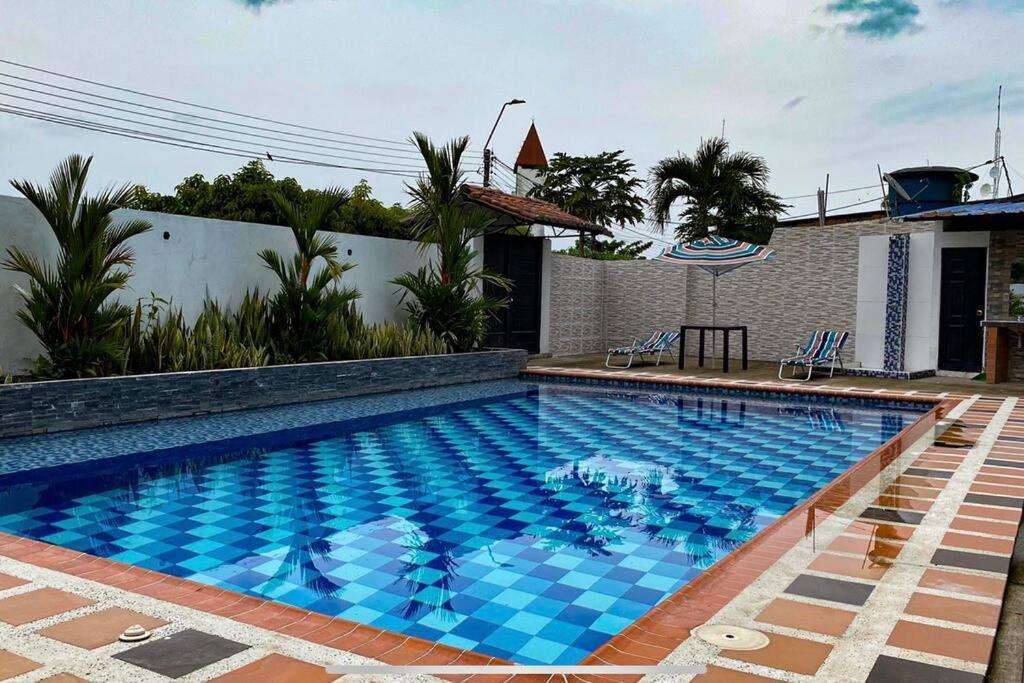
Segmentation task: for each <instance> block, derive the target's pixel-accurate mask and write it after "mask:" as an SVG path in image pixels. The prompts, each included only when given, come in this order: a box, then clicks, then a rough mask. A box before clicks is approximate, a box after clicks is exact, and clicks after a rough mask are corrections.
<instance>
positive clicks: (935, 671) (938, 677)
mask: <svg viewBox="0 0 1024 683" xmlns="http://www.w3.org/2000/svg"><path fill="white" fill-rule="evenodd" d="M984 680H985V677H984V676H980V675H978V674H973V673H969V672H967V671H958V670H956V669H947V668H946V667H944V666H935V665H932V664H923V663H921V662H912V661H910V660H909V659H898V658H896V657H888V656H886V655H881V656H880V657H879V658H878V661H876V662H875V666H874V668H872V669H871V673H870V674H868V680H867V683H909V682H910V681H928V682H929V683H982V681H984Z"/></svg>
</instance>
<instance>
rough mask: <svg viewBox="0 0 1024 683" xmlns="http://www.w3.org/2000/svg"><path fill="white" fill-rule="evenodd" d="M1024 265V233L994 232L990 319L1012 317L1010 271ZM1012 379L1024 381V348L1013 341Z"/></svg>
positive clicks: (990, 257) (990, 261)
mask: <svg viewBox="0 0 1024 683" xmlns="http://www.w3.org/2000/svg"><path fill="white" fill-rule="evenodd" d="M1014 263H1024V232H1020V231H1016V230H1013V231H1011V230H1008V231H1005V232H1003V231H999V232H992V233H991V234H990V236H989V247H988V297H987V304H986V307H987V309H988V310H987V312H986V317H988V318H993V319H999V318H1008V317H1009V315H1010V281H1011V278H1010V268H1011V267H1012V266H1013V264H1014ZM1010 380H1011V381H1014V382H1024V349H1020V348H1018V345H1017V340H1016V339H1013V338H1011V339H1010Z"/></svg>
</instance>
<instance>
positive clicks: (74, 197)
mask: <svg viewBox="0 0 1024 683" xmlns="http://www.w3.org/2000/svg"><path fill="white" fill-rule="evenodd" d="M91 164H92V157H88V158H84V157H81V156H79V155H77V154H74V155H71V156H69V157H68V158H67V159H65V160H64V161H63V162H61V164H60V165H59V166H57V168H56V169H55V170H54V172H53V174H52V175H51V176H50V183H49V185H48V186H45V187H44V186H40V185H35V184H33V183H31V182H29V181H27V180H22V181H17V180H12V181H11V185H12V186H14V189H16V190H17V191H18V192H20V193H21V194H22V195H23V196H24V197H25V198H26V199H28V200H29V201H30V202H32V204H33V205H34V206H35V207H36V209H38V210H39V212H40V213H41V214H43V218H45V219H46V222H47V224H49V226H50V230H52V231H53V236H54V237H55V238H56V239H57V254H58V255H57V263H56V264H55V265H53V266H51V265H50V264H47V263H44V262H42V261H40V260H39V259H38V258H36V257H35V256H33V255H31V254H29V253H27V252H25V251H22V250H21V249H19V248H18V247H10V248H8V249H7V259H5V260H4V262H3V264H2V265H3V267H4V268H6V269H7V270H11V271H15V272H18V273H23V274H25V275H27V276H28V278H29V286H28V290H27V291H26V290H25V289H22V288H20V287H19V288H18V292H19V294H20V295H21V298H22V300H23V301H24V308H22V309H21V310H19V311H18V318H19V319H20V320H21V322H22V323H23V324H24V325H25V326H26V327H28V328H29V329H30V330H32V333H33V334H35V336H36V338H37V339H39V342H40V343H41V344H42V345H43V348H44V349H45V350H46V358H45V359H40V360H39V362H37V368H36V372H37V373H38V374H42V375H46V376H52V377H85V376H96V375H102V374H107V373H109V372H116V370H117V368H119V367H120V365H121V357H122V355H123V351H124V334H123V332H124V330H125V327H126V325H128V324H129V321H130V320H131V316H132V309H131V308H130V307H129V306H126V305H124V304H121V303H118V302H116V301H108V299H109V297H110V296H111V295H112V294H114V293H115V292H117V291H118V290H121V289H124V288H125V286H126V285H127V284H128V279H129V278H130V277H131V267H132V265H133V263H134V262H135V254H134V252H133V251H132V249H131V248H130V247H128V246H127V245H126V244H125V243H126V242H127V241H128V240H130V239H131V238H132V237H135V236H136V235H140V234H142V233H144V232H146V231H147V230H150V229H151V228H152V227H153V226H152V225H150V224H149V223H148V222H146V221H143V220H127V221H123V222H115V221H114V219H113V216H112V214H113V213H114V211H116V210H117V209H119V208H121V207H122V206H124V205H126V204H128V203H129V202H131V200H132V198H133V197H134V195H135V191H136V189H135V186H134V185H124V186H122V187H118V188H115V187H110V188H107V189H105V190H103V191H102V192H100V193H99V194H98V195H96V196H94V197H86V196H85V185H86V182H87V180H88V176H89V167H90V166H91Z"/></svg>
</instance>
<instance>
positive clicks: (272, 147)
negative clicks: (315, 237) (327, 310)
mask: <svg viewBox="0 0 1024 683" xmlns="http://www.w3.org/2000/svg"><path fill="white" fill-rule="evenodd" d="M2 85H4V84H3V83H0V86H2ZM0 96H2V97H11V98H15V99H18V100H24V101H27V102H34V103H36V104H41V105H44V106H47V107H56V108H58V109H66V110H68V111H74V112H78V113H80V114H88V115H90V116H97V117H100V118H101V119H109V120H113V121H122V122H125V123H133V124H137V125H141V126H146V127H149V128H159V129H161V130H168V131H172V132H176V133H182V134H184V135H191V136H194V137H201V138H204V139H211V140H222V141H225V142H240V143H242V144H254V145H261V144H262V145H266V143H265V142H263V141H260V140H257V141H253V140H250V139H244V138H235V137H228V136H224V135H214V134H211V133H201V132H196V131H191V130H182V129H181V128H176V127H174V126H165V125H161V124H158V123H150V122H148V121H139V120H138V119H131V118H126V117H123V116H114V115H112V114H103V113H98V112H92V111H89V110H87V109H80V108H78V107H71V106H68V105H63V104H54V103H52V102H46V101H43V100H37V99H34V98H31V97H24V96H21V95H14V94H11V93H7V92H4V91H3V90H0ZM0 102H3V100H0ZM3 103H4V104H7V105H9V106H12V107H13V106H18V105H14V104H11V103H9V102H3ZM18 108H20V109H25V110H26V111H33V112H34V113H37V114H40V113H45V114H53V113H54V112H41V111H39V110H34V109H30V108H28V107H18ZM58 115H59V114H58ZM158 118H161V119H164V120H168V121H173V120H174V119H170V118H168V117H158ZM90 123H100V122H97V121H90ZM138 132H140V133H142V132H147V131H138ZM243 135H245V134H244V133H243ZM260 137H265V136H260ZM271 139H272V140H274V139H276V138H271ZM286 142H291V141H286ZM296 144H303V143H296ZM266 146H267V151H268V152H269V151H274V150H285V151H289V152H298V153H300V154H311V155H314V156H322V157H330V158H334V159H341V160H345V161H359V162H369V163H375V164H378V165H385V166H388V167H393V168H395V169H400V170H411V171H419V170H422V169H423V167H422V166H412V165H405V164H398V163H395V162H393V161H387V160H379V159H374V158H369V159H367V158H364V157H352V156H345V155H340V154H331V153H328V152H317V151H310V150H306V149H297V148H295V147H287V146H283V145H276V144H272V145H266ZM406 161H409V163H410V164H411V163H412V160H411V159H409V160H406Z"/></svg>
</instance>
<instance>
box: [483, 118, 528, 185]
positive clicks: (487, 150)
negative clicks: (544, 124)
mask: <svg viewBox="0 0 1024 683" xmlns="http://www.w3.org/2000/svg"><path fill="white" fill-rule="evenodd" d="M516 104H526V100H520V99H515V100H509V101H508V102H506V103H505V104H503V105H501V111H499V112H498V118H496V119H494V125H493V126H491V134H490V135H488V136H487V142H485V143H484V187H490V185H491V138H493V137H494V131H496V130H497V129H498V122H499V121H501V115H502V114H504V113H505V107H509V106H513V105H516Z"/></svg>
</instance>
